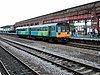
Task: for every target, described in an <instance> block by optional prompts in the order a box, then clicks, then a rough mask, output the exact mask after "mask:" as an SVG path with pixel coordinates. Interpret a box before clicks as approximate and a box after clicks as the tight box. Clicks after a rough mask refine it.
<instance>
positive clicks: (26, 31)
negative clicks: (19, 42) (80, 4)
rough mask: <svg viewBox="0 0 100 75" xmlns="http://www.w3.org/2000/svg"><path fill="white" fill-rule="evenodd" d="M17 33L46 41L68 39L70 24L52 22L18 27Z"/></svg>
mask: <svg viewBox="0 0 100 75" xmlns="http://www.w3.org/2000/svg"><path fill="white" fill-rule="evenodd" d="M16 35H17V36H19V37H27V38H33V39H43V40H46V41H57V42H60V41H68V40H69V38H70V36H71V35H70V26H69V24H68V23H63V22H62V23H50V24H41V25H34V26H24V27H17V28H16Z"/></svg>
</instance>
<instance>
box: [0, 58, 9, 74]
mask: <svg viewBox="0 0 100 75" xmlns="http://www.w3.org/2000/svg"><path fill="white" fill-rule="evenodd" d="M0 75H10V74H9V72H8V70H7V69H6V67H5V66H4V63H3V62H2V61H1V60H0Z"/></svg>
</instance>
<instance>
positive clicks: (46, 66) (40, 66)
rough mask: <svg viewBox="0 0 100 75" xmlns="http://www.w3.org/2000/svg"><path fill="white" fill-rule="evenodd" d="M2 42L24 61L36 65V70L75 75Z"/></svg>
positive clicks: (61, 74) (32, 65)
mask: <svg viewBox="0 0 100 75" xmlns="http://www.w3.org/2000/svg"><path fill="white" fill-rule="evenodd" d="M0 44H2V45H4V46H5V47H6V48H8V50H9V51H10V52H12V53H13V54H14V55H16V56H17V57H19V58H20V59H21V60H23V61H24V62H26V61H27V63H29V64H30V66H31V67H32V68H34V67H35V69H36V70H40V71H41V72H43V73H44V75H73V74H72V73H69V72H67V71H66V70H61V68H59V67H56V66H55V65H52V64H51V63H48V62H46V61H43V60H41V59H40V58H37V57H35V56H32V55H30V54H28V53H26V52H24V51H21V50H18V49H16V48H14V47H11V46H9V45H7V44H6V43H4V42H1V41H0ZM41 75H42V74H41Z"/></svg>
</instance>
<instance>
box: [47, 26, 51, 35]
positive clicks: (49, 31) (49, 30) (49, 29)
mask: <svg viewBox="0 0 100 75" xmlns="http://www.w3.org/2000/svg"><path fill="white" fill-rule="evenodd" d="M48 36H51V26H48Z"/></svg>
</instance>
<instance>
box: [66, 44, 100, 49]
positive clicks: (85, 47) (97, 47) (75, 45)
mask: <svg viewBox="0 0 100 75" xmlns="http://www.w3.org/2000/svg"><path fill="white" fill-rule="evenodd" d="M67 45H68V46H72V47H77V48H84V49H90V50H95V51H100V46H99V45H89V44H81V43H74V42H68V44H67Z"/></svg>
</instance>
